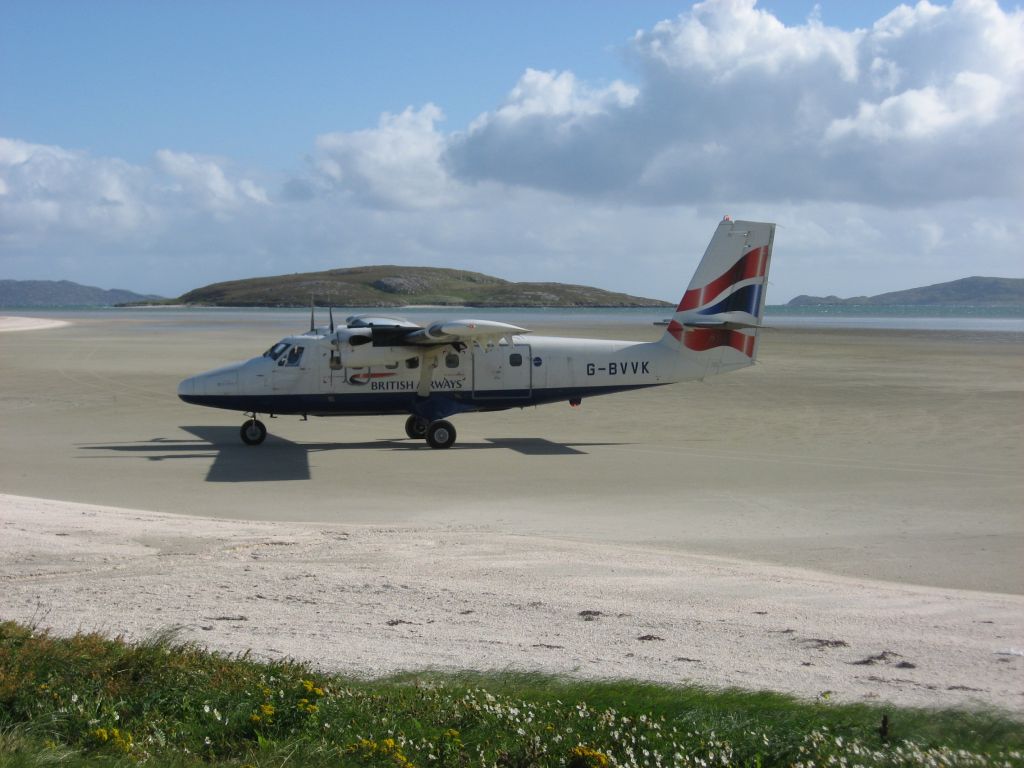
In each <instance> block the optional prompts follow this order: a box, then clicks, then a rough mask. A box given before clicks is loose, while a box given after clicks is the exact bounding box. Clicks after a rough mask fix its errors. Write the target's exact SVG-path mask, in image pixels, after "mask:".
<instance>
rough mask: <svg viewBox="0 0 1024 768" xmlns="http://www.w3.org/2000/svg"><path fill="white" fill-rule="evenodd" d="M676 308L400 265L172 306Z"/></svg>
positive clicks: (257, 283)
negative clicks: (312, 304)
mask: <svg viewBox="0 0 1024 768" xmlns="http://www.w3.org/2000/svg"><path fill="white" fill-rule="evenodd" d="M311 300H312V301H313V302H314V303H315V304H316V305H317V306H321V307H329V306H333V307H408V306H424V305H426V306H463V307H670V306H672V304H671V302H667V301H660V300H658V299H646V298H642V297H639V296H631V295H629V294H625V293H616V292H613V291H605V290H601V289H600V288H590V287H587V286H583V285H568V284H565V283H516V282H511V281H509V280H502V279H501V278H498V277H491V276H490V275H485V274H482V273H480V272H470V271H467V270H460V269H444V268H440V267H402V266H394V265H383V266H365V267H349V268H345V269H329V270H326V271H323V272H304V273H297V274H291V275H276V276H274V277H254V278H248V279H245V280H231V281H228V282H223V283H214V284H212V285H207V286H204V287H202V288H196V289H195V290H193V291H189V292H188V293H186V294H184V295H182V296H180V297H179V298H177V299H173V300H172V301H173V302H174V303H178V304H189V305H193V306H197V305H198V306H212V307H297V306H309V304H310V301H311Z"/></svg>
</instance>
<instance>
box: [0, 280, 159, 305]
mask: <svg viewBox="0 0 1024 768" xmlns="http://www.w3.org/2000/svg"><path fill="white" fill-rule="evenodd" d="M161 301H166V300H165V299H163V297H161V296H154V295H151V294H150V295H146V294H141V293H134V292H133V291H126V290H123V289H121V288H113V289H110V290H107V289H104V288H96V287H95V286H91V285H81V284H79V283H73V282H71V281H70V280H0V308H14V307H19V308H22V309H28V308H33V307H112V306H117V305H120V304H127V303H159V302H161Z"/></svg>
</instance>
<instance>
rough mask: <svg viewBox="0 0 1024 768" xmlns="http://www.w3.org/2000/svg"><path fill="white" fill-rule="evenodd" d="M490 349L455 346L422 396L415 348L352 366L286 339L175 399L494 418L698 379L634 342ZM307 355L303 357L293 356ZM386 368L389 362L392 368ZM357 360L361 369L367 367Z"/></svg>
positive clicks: (653, 348)
mask: <svg viewBox="0 0 1024 768" xmlns="http://www.w3.org/2000/svg"><path fill="white" fill-rule="evenodd" d="M511 341H512V343H508V342H507V341H503V342H502V343H500V344H494V345H491V346H476V345H465V346H463V347H462V348H461V349H459V348H454V347H450V348H448V349H447V350H446V351H445V353H444V354H442V355H440V356H439V357H438V359H437V360H436V363H435V364H434V366H433V369H432V371H431V375H430V396H429V397H428V398H423V397H421V396H420V394H419V392H418V390H419V389H420V386H421V372H420V370H419V358H418V357H417V354H416V351H415V350H410V349H408V348H403V347H376V348H375V349H374V357H375V359H376V360H377V361H379V362H378V364H377V365H368V366H366V365H359V366H352V365H348V364H346V360H345V357H344V356H341V358H340V360H339V359H338V357H337V356H334V355H332V352H333V347H332V344H331V339H330V337H329V336H326V335H321V334H305V335H301V336H292V337H288V338H285V339H282V341H281V342H280V344H288V345H289V346H288V347H287V348H286V349H285V350H284V351H283V352H282V353H281V354H280V355H279V356H278V357H277V358H276V359H275V358H273V357H270V356H268V355H264V356H262V357H254V358H252V359H250V360H246V361H244V362H240V363H235V364H232V365H228V366H224V367H222V368H218V369H216V370H213V371H209V372H207V373H204V374H200V375H198V376H194V377H192V378H190V379H186V380H185V381H183V382H182V383H181V386H180V387H179V390H178V394H179V395H180V396H181V398H182V399H183V400H185V401H186V402H189V403H194V404H196V405H205V406H210V407H215V408H225V409H229V410H233V411H251V412H254V413H273V414H281V415H284V414H305V415H310V416H343V415H353V414H362V415H382V414H395V413H417V414H419V415H422V416H424V417H425V418H428V419H431V418H439V417H440V416H441V415H443V416H447V415H451V414H454V413H464V412H468V411H495V410H503V409H507V408H517V407H525V406H529V405H541V404H545V403H553V402H559V401H571V402H578V401H579V400H581V399H583V398H584V397H594V396H596V395H602V394H609V393H612V392H621V391H624V390H629V389H637V388H641V387H651V386H657V385H660V384H670V383H672V382H675V381H679V380H680V379H682V378H698V377H700V376H702V375H703V374H704V371H703V370H701V369H700V368H697V367H696V366H694V367H693V370H689V371H688V370H685V368H686V366H684V365H683V363H684V362H685V361H684V359H682V358H680V356H679V355H678V354H676V353H675V352H674V351H673V350H671V349H669V348H667V347H666V346H665V345H663V344H661V343H658V342H650V343H635V342H626V341H604V340H594V339H577V338H560V337H545V336H528V337H527V336H514V337H512V339H511ZM298 348H301V352H300V353H299V355H300V356H299V357H298V358H295V357H293V358H292V359H291V360H290V359H289V354H288V352H289V351H290V350H295V349H298ZM385 361H388V362H385ZM359 362H363V360H360V361H359Z"/></svg>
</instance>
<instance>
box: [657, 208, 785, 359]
mask: <svg viewBox="0 0 1024 768" xmlns="http://www.w3.org/2000/svg"><path fill="white" fill-rule="evenodd" d="M774 238H775V225H774V224H769V223H765V222H757V221H733V220H732V219H730V218H729V217H728V216H727V217H725V218H724V219H723V220H722V221H721V223H720V224H719V225H718V229H717V230H716V231H715V234H714V236H713V237H712V238H711V243H710V244H709V245H708V248H707V250H706V251H705V252H704V258H703V259H701V262H700V264H699V265H698V266H697V271H696V272H695V273H694V275H693V279H692V280H690V285H689V286H688V287H687V289H686V293H685V294H683V298H682V300H681V301H680V302H679V306H678V307H676V313H675V316H674V317H673V318H672V321H671V322H670V323H669V326H668V329H667V330H666V332H665V337H664V339H663V342H664V343H665V344H670V345H674V346H677V347H679V350H680V352H681V353H682V354H683V355H685V356H687V357H692V358H694V362H696V363H698V364H700V365H702V366H703V367H704V369H705V370H706V371H707V372H708V373H719V372H724V371H727V370H734V369H736V368H742V367H743V366H746V365H751V364H752V363H753V362H754V360H755V359H757V341H758V329H759V328H760V327H761V320H762V319H763V317H764V301H765V287H766V285H767V282H768V267H769V263H770V261H771V254H772V241H773V240H774Z"/></svg>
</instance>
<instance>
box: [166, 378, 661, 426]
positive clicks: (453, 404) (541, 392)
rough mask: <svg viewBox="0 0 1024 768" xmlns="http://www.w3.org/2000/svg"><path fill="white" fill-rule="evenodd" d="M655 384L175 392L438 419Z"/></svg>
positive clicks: (202, 399) (243, 405)
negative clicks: (477, 391)
mask: <svg viewBox="0 0 1024 768" xmlns="http://www.w3.org/2000/svg"><path fill="white" fill-rule="evenodd" d="M656 386H661V384H632V385H619V386H607V387H559V388H555V389H535V390H533V391H532V392H531V393H530V394H529V395H528V396H526V397H524V396H523V393H524V390H520V389H516V390H508V391H507V392H503V391H501V390H497V391H491V392H488V393H487V395H488V396H487V399H486V400H477V399H474V398H473V397H472V395H471V394H470V393H466V394H459V395H454V394H448V393H437V392H435V393H433V394H432V395H431V396H430V397H428V398H420V397H418V396H417V395H416V394H415V393H414V392H413V393H408V392H379V393H374V394H370V393H366V394H363V393H354V394H345V395H339V394H315V395H178V397H180V398H181V399H182V400H184V401H185V402H186V403H191V404H193V405H203V406H206V407H209V408H223V409H225V410H229V411H242V412H250V411H251V412H253V413H274V414H280V415H282V416H284V415H289V414H308V415H310V416H361V415H362V416H386V415H389V414H404V413H422V412H423V411H427V412H429V413H431V414H440V415H433V418H435V419H439V418H444V417H445V416H450V415H452V414H456V413H465V412H468V411H500V410H505V409H508V408H523V407H525V406H528V405H544V404H546V403H557V402H562V401H568V400H573V399H576V398H587V397H597V396H599V395H610V394H613V393H615V392H625V391H628V390H631V389H643V388H645V387H656Z"/></svg>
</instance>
